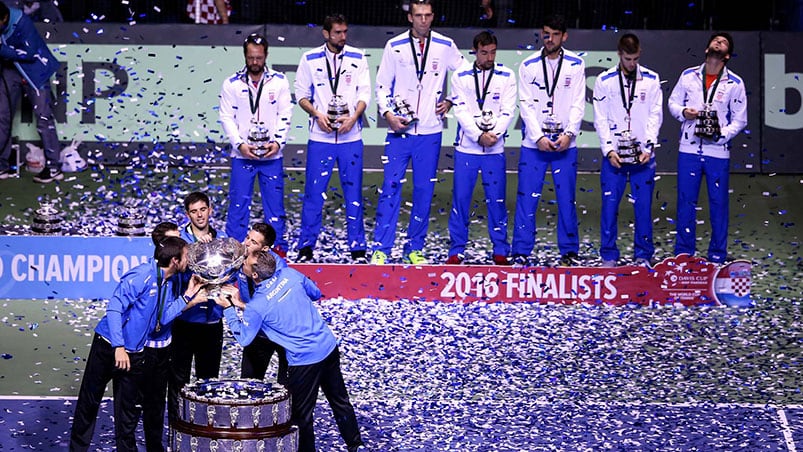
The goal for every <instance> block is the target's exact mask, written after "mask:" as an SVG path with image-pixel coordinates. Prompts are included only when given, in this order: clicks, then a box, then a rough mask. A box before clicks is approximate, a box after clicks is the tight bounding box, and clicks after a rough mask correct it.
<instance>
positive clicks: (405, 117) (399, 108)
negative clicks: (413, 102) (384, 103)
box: [388, 94, 418, 126]
mask: <svg viewBox="0 0 803 452" xmlns="http://www.w3.org/2000/svg"><path fill="white" fill-rule="evenodd" d="M388 108H390V109H391V110H392V111H393V114H394V115H395V116H398V117H400V118H401V119H402V122H403V123H404V124H405V125H408V126H409V125H410V124H413V123H414V122H416V121H418V117H417V116H416V115H415V110H413V107H411V106H410V103H409V102H407V99H405V98H403V97H402V96H401V94H396V95H395V96H393V98H391V99H388Z"/></svg>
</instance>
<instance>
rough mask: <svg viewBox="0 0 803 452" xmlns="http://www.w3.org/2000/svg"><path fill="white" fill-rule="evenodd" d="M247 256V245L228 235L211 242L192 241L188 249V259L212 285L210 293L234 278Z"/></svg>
mask: <svg viewBox="0 0 803 452" xmlns="http://www.w3.org/2000/svg"><path fill="white" fill-rule="evenodd" d="M245 257H246V249H245V245H243V244H242V243H240V242H239V241H237V240H235V239H233V238H231V237H228V238H225V239H214V240H212V241H211V242H209V243H200V242H196V243H192V244H190V246H189V249H188V251H187V261H188V265H189V267H190V270H192V271H193V272H194V273H195V274H197V275H198V276H200V277H201V279H203V281H204V283H206V284H209V285H211V286H212V287H211V288H210V294H212V295H211V296H214V295H213V290H214V289H218V287H217V286H220V285H221V284H224V283H226V282H228V281H230V280H231V279H232V277H233V276H234V274H235V273H237V271H238V270H239V269H240V266H241V265H242V263H243V261H244V260H245Z"/></svg>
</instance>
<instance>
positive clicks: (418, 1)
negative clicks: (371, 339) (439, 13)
mask: <svg viewBox="0 0 803 452" xmlns="http://www.w3.org/2000/svg"><path fill="white" fill-rule="evenodd" d="M421 5H429V6H430V7H431V8H432V12H435V5H433V4H432V0H410V11H409V12H408V13H407V14H412V13H413V6H421Z"/></svg>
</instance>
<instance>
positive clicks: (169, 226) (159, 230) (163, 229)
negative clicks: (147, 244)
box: [151, 221, 178, 257]
mask: <svg viewBox="0 0 803 452" xmlns="http://www.w3.org/2000/svg"><path fill="white" fill-rule="evenodd" d="M168 231H178V225H177V224H176V223H173V222H171V221H163V222H161V223H159V224H157V225H156V227H155V228H153V232H151V240H153V244H154V245H158V244H160V243H162V242H163V241H164V239H166V238H167V232H168ZM154 257H156V252H155V251H154Z"/></svg>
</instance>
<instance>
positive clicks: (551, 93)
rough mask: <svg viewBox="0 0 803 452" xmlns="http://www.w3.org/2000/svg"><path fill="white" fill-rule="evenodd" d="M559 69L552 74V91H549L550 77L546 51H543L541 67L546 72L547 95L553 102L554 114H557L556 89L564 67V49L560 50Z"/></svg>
mask: <svg viewBox="0 0 803 452" xmlns="http://www.w3.org/2000/svg"><path fill="white" fill-rule="evenodd" d="M558 58H559V59H558V67H557V69H555V73H554V74H552V89H549V77H547V71H546V60H547V57H546V50H542V51H541V67H542V68H543V71H544V85H545V86H546V95H547V96H549V99H550V100H551V101H552V105H551V107H552V112H553V113H554V112H555V87H556V86H558V77H559V76H560V68H561V66H563V49H560V55H559V56H558Z"/></svg>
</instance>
